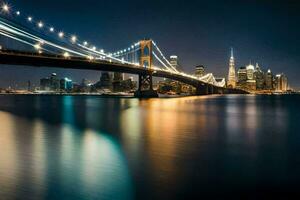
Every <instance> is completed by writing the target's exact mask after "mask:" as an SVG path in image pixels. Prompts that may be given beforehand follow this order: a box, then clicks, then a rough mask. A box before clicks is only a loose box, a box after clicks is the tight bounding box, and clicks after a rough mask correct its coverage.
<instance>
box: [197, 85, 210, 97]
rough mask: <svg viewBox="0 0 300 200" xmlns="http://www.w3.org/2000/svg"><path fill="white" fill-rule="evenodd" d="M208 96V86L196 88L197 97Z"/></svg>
mask: <svg viewBox="0 0 300 200" xmlns="http://www.w3.org/2000/svg"><path fill="white" fill-rule="evenodd" d="M207 94H208V85H207V84H204V83H202V84H198V86H197V87H196V95H207Z"/></svg>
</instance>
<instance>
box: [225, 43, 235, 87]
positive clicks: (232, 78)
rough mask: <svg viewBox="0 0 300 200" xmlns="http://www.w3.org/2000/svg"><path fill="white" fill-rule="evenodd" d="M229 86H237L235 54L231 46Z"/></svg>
mask: <svg viewBox="0 0 300 200" xmlns="http://www.w3.org/2000/svg"><path fill="white" fill-rule="evenodd" d="M227 86H228V87H230V88H235V87H236V76H235V63H234V56H233V49H232V48H231V56H230V60H229V72H228V81H227Z"/></svg>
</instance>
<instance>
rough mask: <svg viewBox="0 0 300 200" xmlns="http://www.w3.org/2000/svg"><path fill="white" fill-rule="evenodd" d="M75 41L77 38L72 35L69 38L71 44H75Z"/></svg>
mask: <svg viewBox="0 0 300 200" xmlns="http://www.w3.org/2000/svg"><path fill="white" fill-rule="evenodd" d="M76 41H77V37H76V36H75V35H73V36H72V37H71V42H72V43H75V42H76Z"/></svg>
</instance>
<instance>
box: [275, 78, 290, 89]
mask: <svg viewBox="0 0 300 200" xmlns="http://www.w3.org/2000/svg"><path fill="white" fill-rule="evenodd" d="M275 83H276V91H281V92H286V91H287V90H288V80H287V77H286V76H285V75H284V74H277V75H276V78H275Z"/></svg>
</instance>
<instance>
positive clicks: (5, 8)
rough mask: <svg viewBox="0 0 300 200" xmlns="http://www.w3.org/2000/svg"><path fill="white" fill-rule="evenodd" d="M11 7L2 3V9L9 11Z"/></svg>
mask: <svg viewBox="0 0 300 200" xmlns="http://www.w3.org/2000/svg"><path fill="white" fill-rule="evenodd" d="M9 9H10V8H9V6H8V5H7V4H6V3H5V4H3V5H2V10H3V11H4V12H9Z"/></svg>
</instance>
